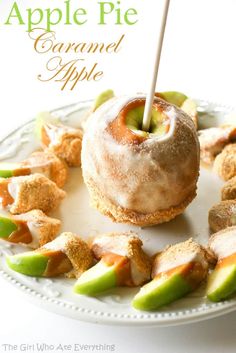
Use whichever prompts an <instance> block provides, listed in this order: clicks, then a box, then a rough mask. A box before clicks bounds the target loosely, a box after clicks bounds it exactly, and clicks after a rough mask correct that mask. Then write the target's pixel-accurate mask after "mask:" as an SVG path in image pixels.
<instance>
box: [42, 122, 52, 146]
mask: <svg viewBox="0 0 236 353" xmlns="http://www.w3.org/2000/svg"><path fill="white" fill-rule="evenodd" d="M49 129H50V127H49V126H48V125H47V126H46V125H44V126H42V129H41V140H42V143H43V144H44V145H45V146H49V144H50V142H51V140H50V137H49V134H48V132H47V130H49Z"/></svg>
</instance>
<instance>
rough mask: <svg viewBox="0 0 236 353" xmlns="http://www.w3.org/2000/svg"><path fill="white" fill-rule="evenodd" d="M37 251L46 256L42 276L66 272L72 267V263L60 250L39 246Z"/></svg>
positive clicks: (52, 275)
mask: <svg viewBox="0 0 236 353" xmlns="http://www.w3.org/2000/svg"><path fill="white" fill-rule="evenodd" d="M37 252H38V253H40V254H42V255H45V256H47V257H48V264H47V268H46V270H45V272H44V274H43V276H44V277H54V276H58V275H62V274H64V273H67V272H69V271H71V270H72V269H73V266H72V263H71V262H70V260H69V258H68V257H67V255H66V254H64V253H63V252H62V251H61V250H48V249H44V248H41V249H40V250H38V251H37Z"/></svg>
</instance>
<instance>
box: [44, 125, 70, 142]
mask: <svg viewBox="0 0 236 353" xmlns="http://www.w3.org/2000/svg"><path fill="white" fill-rule="evenodd" d="M47 126H48V128H47ZM46 131H47V134H48V136H49V139H50V144H49V147H52V146H55V145H57V144H58V143H59V142H60V139H61V138H62V136H63V135H64V134H65V133H70V132H74V131H75V129H74V128H72V127H70V126H65V125H59V124H58V125H51V124H47V125H46Z"/></svg>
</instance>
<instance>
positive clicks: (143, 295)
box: [132, 273, 192, 311]
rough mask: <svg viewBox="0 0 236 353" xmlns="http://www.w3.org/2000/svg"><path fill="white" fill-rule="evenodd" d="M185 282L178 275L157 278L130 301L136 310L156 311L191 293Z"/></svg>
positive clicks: (188, 285)
mask: <svg viewBox="0 0 236 353" xmlns="http://www.w3.org/2000/svg"><path fill="white" fill-rule="evenodd" d="M191 290H192V288H191V286H190V284H189V283H188V282H187V280H186V279H185V278H184V277H183V276H182V275H181V274H179V273H174V274H172V275H170V276H165V275H163V276H160V277H159V276H158V277H157V278H154V279H153V280H152V281H151V282H149V283H148V284H146V285H145V286H143V287H142V288H141V289H140V291H139V292H138V294H136V296H135V297H134V299H133V301H132V306H133V307H134V308H135V309H138V310H146V311H151V310H156V309H158V308H160V307H161V306H163V305H167V304H169V303H171V302H173V301H175V300H177V299H179V298H181V297H183V296H185V295H186V294H188V293H189V292H191Z"/></svg>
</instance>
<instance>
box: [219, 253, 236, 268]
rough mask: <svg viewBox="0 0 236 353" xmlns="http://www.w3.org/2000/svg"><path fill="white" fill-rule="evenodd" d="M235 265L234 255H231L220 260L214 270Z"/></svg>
mask: <svg viewBox="0 0 236 353" xmlns="http://www.w3.org/2000/svg"><path fill="white" fill-rule="evenodd" d="M233 264H236V253H234V254H231V255H229V256H227V257H224V258H223V259H220V260H219V261H218V263H217V265H216V268H215V269H219V268H222V267H225V266H230V265H233Z"/></svg>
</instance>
